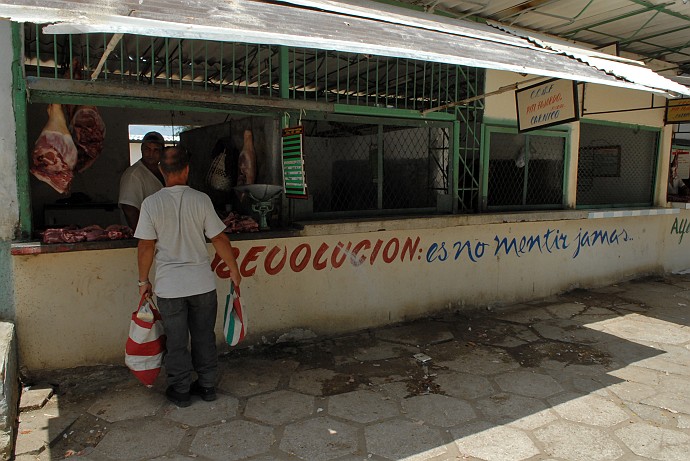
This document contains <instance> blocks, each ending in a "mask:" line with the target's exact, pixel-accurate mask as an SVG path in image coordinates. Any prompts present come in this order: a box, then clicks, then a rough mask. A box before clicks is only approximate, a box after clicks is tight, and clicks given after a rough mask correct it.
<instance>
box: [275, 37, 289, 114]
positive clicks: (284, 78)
mask: <svg viewBox="0 0 690 461" xmlns="http://www.w3.org/2000/svg"><path fill="white" fill-rule="evenodd" d="M278 56H279V64H278V65H279V66H280V67H279V69H280V81H279V82H278V85H279V87H280V97H281V98H283V99H288V98H290V57H289V56H288V49H287V47H285V46H282V45H281V46H279V47H278ZM286 126H287V125H285V124H283V127H286Z"/></svg>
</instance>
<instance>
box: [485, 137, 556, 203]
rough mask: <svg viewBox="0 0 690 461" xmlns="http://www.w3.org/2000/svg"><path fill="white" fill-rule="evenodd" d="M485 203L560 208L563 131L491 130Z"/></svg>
mask: <svg viewBox="0 0 690 461" xmlns="http://www.w3.org/2000/svg"><path fill="white" fill-rule="evenodd" d="M489 136H490V138H489V171H488V191H487V205H488V207H490V208H502V209H529V208H559V207H561V206H562V205H563V170H564V159H565V134H556V135H543V134H518V133H517V132H516V131H515V130H504V132H496V131H493V132H491V131H490V134H489Z"/></svg>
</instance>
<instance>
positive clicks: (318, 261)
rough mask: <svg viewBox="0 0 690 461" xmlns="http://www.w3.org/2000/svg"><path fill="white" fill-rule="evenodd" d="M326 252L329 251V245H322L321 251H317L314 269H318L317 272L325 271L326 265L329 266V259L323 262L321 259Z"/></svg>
mask: <svg viewBox="0 0 690 461" xmlns="http://www.w3.org/2000/svg"><path fill="white" fill-rule="evenodd" d="M326 250H328V244H327V243H322V244H321V246H320V247H319V249H318V250H317V251H316V254H315V255H314V269H316V270H317V271H320V270H322V269H325V268H326V264H328V258H326V259H324V260H321V257H322V256H323V254H324V253H325V252H326Z"/></svg>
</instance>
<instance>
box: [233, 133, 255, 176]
mask: <svg viewBox="0 0 690 461" xmlns="http://www.w3.org/2000/svg"><path fill="white" fill-rule="evenodd" d="M237 165H238V170H239V172H238V174H237V185H238V186H244V185H246V184H254V181H255V180H256V151H255V150H254V138H253V135H252V131H251V130H244V145H243V146H242V152H240V157H239V159H238V160H237Z"/></svg>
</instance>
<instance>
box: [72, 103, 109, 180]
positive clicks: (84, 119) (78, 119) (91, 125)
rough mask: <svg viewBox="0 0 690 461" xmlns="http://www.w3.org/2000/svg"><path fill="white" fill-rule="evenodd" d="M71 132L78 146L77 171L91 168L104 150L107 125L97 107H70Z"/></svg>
mask: <svg viewBox="0 0 690 461" xmlns="http://www.w3.org/2000/svg"><path fill="white" fill-rule="evenodd" d="M67 115H68V119H69V131H70V133H71V134H72V140H73V141H74V144H75V145H76V146H77V165H76V166H75V168H74V169H75V171H77V172H79V173H81V172H82V171H84V170H86V169H87V168H88V167H90V166H91V164H92V163H93V162H95V161H96V158H97V157H98V156H99V155H100V153H101V151H102V150H103V143H104V142H105V123H103V119H102V118H101V115H100V114H99V113H98V108H97V107H95V106H68V110H67Z"/></svg>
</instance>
